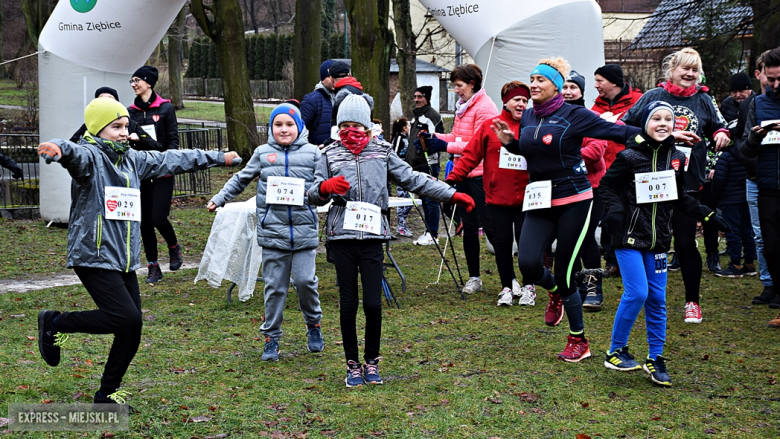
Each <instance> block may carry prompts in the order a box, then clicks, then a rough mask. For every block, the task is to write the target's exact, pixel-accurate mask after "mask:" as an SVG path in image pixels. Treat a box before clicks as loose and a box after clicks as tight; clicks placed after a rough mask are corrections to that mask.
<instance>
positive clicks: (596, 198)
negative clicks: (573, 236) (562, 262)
mask: <svg viewBox="0 0 780 439" xmlns="http://www.w3.org/2000/svg"><path fill="white" fill-rule="evenodd" d="M603 213H604V200H603V199H602V198H601V194H599V190H598V188H595V189H593V207H591V210H590V223H588V231H587V232H586V234H585V241H583V242H582V249H581V250H580V255H579V257H578V258H576V259H575V261H574V270H573V272H574V273H577V272H578V271H580V270H581V269H582V267H583V266H584V267H585V268H586V269H593V268H601V250H600V249H599V243H598V242H596V227H598V225H599V220H600V219H601V215H602V214H603ZM602 232H603V229H602ZM602 236H605V235H603V234H602ZM580 258H581V259H582V264H580Z"/></svg>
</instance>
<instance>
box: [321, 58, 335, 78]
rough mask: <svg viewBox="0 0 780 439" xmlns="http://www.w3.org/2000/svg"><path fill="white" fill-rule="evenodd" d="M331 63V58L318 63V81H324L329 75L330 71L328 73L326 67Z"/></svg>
mask: <svg viewBox="0 0 780 439" xmlns="http://www.w3.org/2000/svg"><path fill="white" fill-rule="evenodd" d="M332 64H333V60H332V59H329V60H326V61H325V62H323V63H322V64H320V81H324V80H325V78H327V77H328V76H330V73H328V69H329V68H330V66H331V65H332Z"/></svg>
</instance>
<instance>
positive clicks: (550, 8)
mask: <svg viewBox="0 0 780 439" xmlns="http://www.w3.org/2000/svg"><path fill="white" fill-rule="evenodd" d="M420 2H421V3H422V4H423V6H425V7H426V8H427V9H428V13H429V14H431V15H433V17H434V18H436V20H438V21H439V23H441V25H442V26H443V27H444V29H446V30H447V32H449V33H450V35H452V36H453V37H454V38H455V40H456V41H458V43H460V45H461V46H463V48H464V49H466V51H467V52H468V53H469V54H470V55H471V56H472V57H473V58H474V60H475V62H476V63H477V65H479V66H480V68H482V73H483V75H484V76H485V81H484V87H485V90H486V92H487V94H488V95H489V96H490V97H491V98H492V99H493V101H494V102H496V103H497V104H500V103H501V86H502V85H504V84H505V83H506V82H509V81H513V80H520V81H523V82H526V83H527V82H528V80H529V75H530V73H531V70H533V68H534V67H536V65H537V64H538V61H539V60H540V59H542V58H550V57H554V56H562V57H564V58H565V59H566V60H567V61H569V64H571V66H572V68H573V69H574V70H576V71H577V72H579V73H580V74H582V75H583V76H584V77H585V78H586V79H587V85H586V87H585V102H586V103H590V102H592V101H593V100H594V99H595V98H596V92H595V90H594V89H593V79H592V78H593V72H594V71H595V70H596V69H597V68H598V67H600V66H602V65H604V37H603V33H602V19H601V8H600V7H599V5H598V4H597V3H596V1H595V0H546V1H527V0H525V1H519V0H467V1H465V2H463V1H461V2H453V1H451V0H420ZM586 105H587V104H586ZM499 106H500V105H499ZM588 106H589V105H588Z"/></svg>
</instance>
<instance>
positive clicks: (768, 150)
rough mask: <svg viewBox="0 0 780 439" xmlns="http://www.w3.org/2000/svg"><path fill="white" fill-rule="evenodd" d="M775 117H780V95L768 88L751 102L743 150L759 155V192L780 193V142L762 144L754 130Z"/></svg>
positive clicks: (746, 152) (757, 181)
mask: <svg viewBox="0 0 780 439" xmlns="http://www.w3.org/2000/svg"><path fill="white" fill-rule="evenodd" d="M775 119H780V97H778V96H775V94H774V93H772V91H771V89H767V91H766V93H764V94H762V95H760V96H756V98H755V99H753V102H751V103H750V110H749V111H748V117H747V121H746V123H745V134H744V136H743V138H745V141H744V143H743V146H742V149H741V152H742V153H743V154H744V155H745V157H747V158H752V157H758V161H757V162H756V185H757V186H758V190H759V192H762V191H763V192H764V193H769V192H770V191H771V192H773V193H774V194H775V195H780V144H768V145H762V144H761V141H762V139H761V138H759V137H758V136H757V135H755V134H754V133H753V132H752V129H753V127H754V126H756V125H761V122H763V121H765V120H775Z"/></svg>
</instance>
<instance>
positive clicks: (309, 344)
mask: <svg viewBox="0 0 780 439" xmlns="http://www.w3.org/2000/svg"><path fill="white" fill-rule="evenodd" d="M306 339H307V340H306V348H307V349H308V350H309V352H322V350H323V349H324V348H325V342H323V341H322V330H321V329H320V324H319V323H317V324H316V325H311V326H307V327H306Z"/></svg>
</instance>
